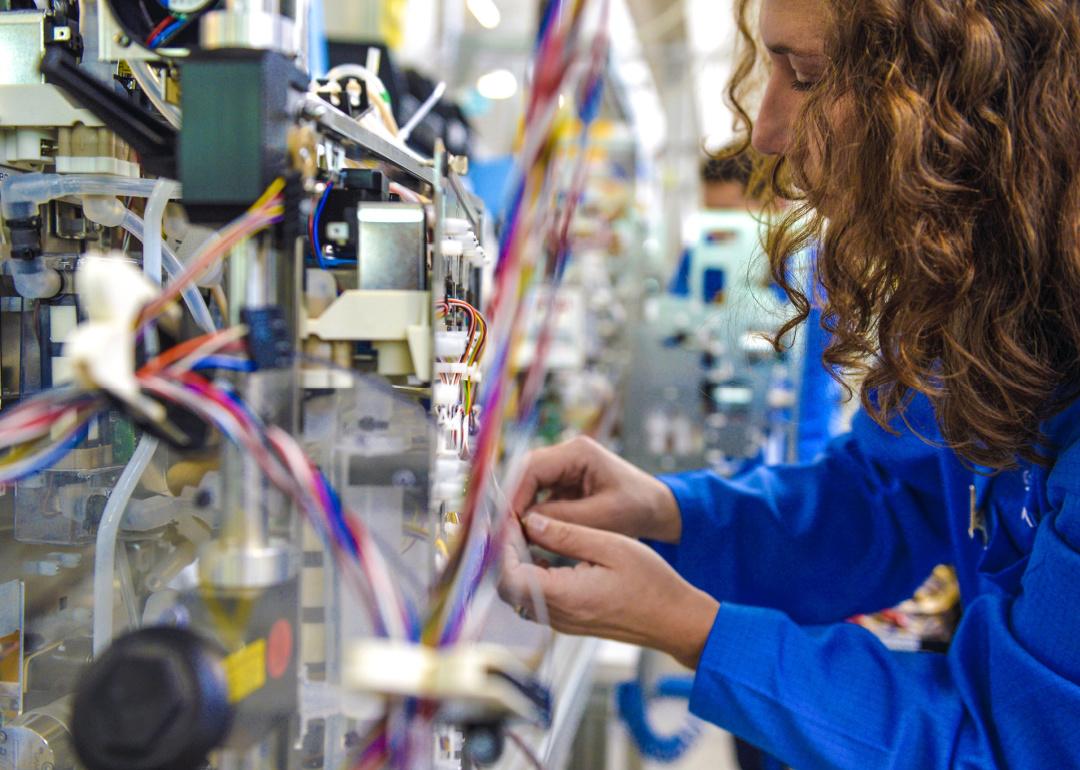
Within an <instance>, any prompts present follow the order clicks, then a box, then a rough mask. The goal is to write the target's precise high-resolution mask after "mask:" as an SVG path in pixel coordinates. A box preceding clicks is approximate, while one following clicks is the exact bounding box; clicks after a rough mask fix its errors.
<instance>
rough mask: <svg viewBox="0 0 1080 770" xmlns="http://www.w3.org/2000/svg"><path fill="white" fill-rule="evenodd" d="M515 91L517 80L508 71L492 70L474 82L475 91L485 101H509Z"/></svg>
mask: <svg viewBox="0 0 1080 770" xmlns="http://www.w3.org/2000/svg"><path fill="white" fill-rule="evenodd" d="M517 89H518V82H517V78H516V77H514V73H513V72H511V71H510V70H492V71H491V72H489V73H487V74H486V75H481V76H480V78H479V79H478V80H477V81H476V90H477V92H479V94H480V95H481V96H482V97H484V98H485V99H492V100H499V99H509V98H510V97H511V96H513V95H514V94H516V93H517Z"/></svg>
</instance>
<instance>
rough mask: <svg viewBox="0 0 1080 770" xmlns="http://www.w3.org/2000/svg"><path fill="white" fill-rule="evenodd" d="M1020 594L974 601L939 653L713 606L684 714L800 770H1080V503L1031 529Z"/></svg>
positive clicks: (845, 628) (1072, 501) (1067, 504)
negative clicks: (708, 632)
mask: <svg viewBox="0 0 1080 770" xmlns="http://www.w3.org/2000/svg"><path fill="white" fill-rule="evenodd" d="M1022 585H1023V588H1022V591H1021V592H1020V594H1019V595H1018V596H1016V597H1012V596H1008V595H1005V594H1000V593H999V594H987V595H984V596H982V597H980V598H979V599H977V600H976V601H974V602H973V603H972V604H971V605H970V606H969V607H968V608H967V610H966V612H965V615H964V618H963V620H962V622H961V624H960V627H959V628H958V630H957V635H956V637H955V639H954V641H953V644H952V646H951V648H950V650H949V653H948V654H947V655H940V654H931V653H900V652H891V651H889V650H887V649H886V648H885V647H884V646H882V644H881V643H880V642H879V641H878V640H877V639H876V638H875V637H874V636H873V635H872V634H870V633H869V632H867V631H865V630H863V629H861V628H858V627H856V626H853V625H850V624H837V625H832V626H827V627H806V626H800V625H798V624H796V623H795V622H794V621H792V620H791V619H789V618H787V617H785V616H784V615H782V614H781V613H779V612H776V611H773V610H767V609H753V608H747V607H741V606H737V605H733V604H728V605H722V606H721V609H720V611H719V613H718V615H717V618H716V622H715V625H714V627H713V631H712V634H711V636H710V638H709V641H708V643H707V644H706V647H705V651H704V653H703V655H702V658H701V662H700V665H699V668H698V672H697V676H696V678H695V683H694V690H693V694H692V697H691V710H692V711H694V712H695V713H696V714H698V715H699V716H701V717H703V718H704V719H707V720H709V721H711V722H714V723H716V724H719V725H721V726H723V727H725V728H727V729H729V730H731V731H733V732H735V733H736V734H739V735H741V736H743V737H745V738H747V739H748V740H750V741H753V742H754V743H756V744H759V745H761V746H762V748H764V749H766V750H767V751H770V752H771V753H773V754H774V755H776V756H777V757H778V758H780V759H781V760H783V761H785V762H787V763H789V764H791V765H793V766H795V767H798V768H800V770H817V769H818V768H830V769H839V770H848V769H850V770H865V768H879V769H881V770H888V769H892V768H897V769H898V768H919V770H939V769H942V770H943V769H944V768H962V769H963V770H976V768H977V769H978V770H988V769H993V768H1000V769H1001V770H1004V769H1005V768H1008V769H1009V770H1037V769H1038V768H1047V767H1060V768H1065V767H1078V766H1080V759H1078V758H1080V719H1078V718H1077V715H1080V645H1078V644H1077V639H1080V591H1078V590H1077V589H1078V587H1080V497H1078V496H1077V495H1076V494H1074V493H1070V494H1069V495H1068V496H1066V498H1065V500H1064V502H1063V504H1062V507H1061V508H1060V513H1059V514H1058V515H1057V516H1055V517H1052V518H1048V519H1044V520H1043V522H1042V523H1040V525H1039V530H1038V532H1037V535H1036V540H1035V546H1034V549H1033V551H1032V553H1031V556H1030V560H1029V562H1028V566H1027V568H1026V570H1025V573H1024V578H1023V584H1022Z"/></svg>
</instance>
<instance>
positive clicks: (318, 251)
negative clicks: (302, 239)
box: [311, 182, 341, 270]
mask: <svg viewBox="0 0 1080 770" xmlns="http://www.w3.org/2000/svg"><path fill="white" fill-rule="evenodd" d="M333 189H334V183H333V182H327V183H326V190H324V191H323V196H322V198H321V199H320V200H319V205H318V206H316V207H315V216H314V217H312V219H311V248H312V249H314V251H315V261H316V262H318V263H319V267H321V268H322V269H323V270H326V269H327V268H328V267H330V266H331V265H330V263H329V262H328V261H327V260H326V259H325V258H324V257H323V252H322V244H321V243H320V242H319V224H320V220H321V219H322V213H323V209H324V208H326V201H327V200H329V198H330V191H331V190H333ZM333 261H334V262H340V261H341V260H333Z"/></svg>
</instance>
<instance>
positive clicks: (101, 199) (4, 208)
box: [0, 174, 214, 332]
mask: <svg viewBox="0 0 1080 770" xmlns="http://www.w3.org/2000/svg"><path fill="white" fill-rule="evenodd" d="M162 182H165V184H164V185H161V186H159V184H160V183H162ZM155 191H157V193H158V196H157V200H158V201H159V202H157V203H155V201H154V192H155ZM118 196H119V197H124V198H129V197H130V198H148V199H150V200H148V201H147V206H148V210H147V213H148V214H154V212H152V211H150V210H149V206H150V204H151V203H154V204H155V207H156V206H160V207H161V215H157V214H155V216H156V217H158V223H157V227H156V229H155V232H156V233H157V234H158V240H159V241H160V238H161V236H160V233H161V222H160V217H161V216H163V215H164V212H165V206H166V204H167V203H168V201H169V200H171V199H173V198H178V197H179V196H180V185H179V183H178V182H172V181H171V180H158V179H136V178H132V177H123V176H108V175H104V174H96V175H94V174H86V175H83V174H23V175H21V176H9V177H7V178H6V179H4V180H3V181H2V182H0V213H2V214H3V217H4V219H6V220H8V221H11V220H19V219H29V218H30V217H33V216H35V215H36V214H37V210H38V207H39V206H41V205H42V204H44V203H48V202H49V201H51V200H55V199H56V198H64V197H75V198H83V199H84V204H85V208H86V214H87V216H88V217H89V218H91V219H92V220H94V221H95V222H99V223H100V224H103V225H105V226H106V227H123V228H124V229H125V230H127V231H128V232H129V233H131V234H132V235H133V236H135V237H136V238H138V239H139V240H140V241H143V242H144V250H145V246H146V244H145V233H144V227H143V220H142V219H140V218H139V217H138V216H137V215H136V214H134V213H132V212H130V211H128V210H127V209H126V208H124V207H123V206H122V205H121V204H120V201H118V200H116V198H117V197H118ZM110 198H111V199H112V200H111V201H110V200H108V199H110ZM151 250H153V251H154V252H155V254H152V255H151V256H150V259H151V262H153V260H154V259H156V258H157V256H156V251H157V250H156V249H155V248H154V247H153V245H152V244H151ZM160 254H161V256H160V259H161V260H162V263H163V264H164V267H165V272H166V273H168V274H169V275H170V276H171V277H175V276H177V275H179V274H180V272H182V271H183V269H184V266H183V264H182V263H181V262H180V260H179V259H178V258H177V256H176V254H174V253H173V252H172V250H171V249H169V248H168V246H166V245H164V244H162V247H161V250H160ZM144 259H145V257H144ZM151 267H152V265H151ZM160 274H161V272H160V269H158V270H157V272H155V273H149V272H148V275H151V279H152V280H155V282H156V283H159V282H160V281H158V280H156V279H154V278H153V276H155V275H160ZM183 297H184V302H185V304H187V306H188V309H189V310H190V311H191V315H192V316H193V317H194V318H195V320H196V322H197V323H198V324H199V326H201V327H202V328H203V329H204V330H205V331H208V332H209V331H213V330H214V322H213V318H212V317H211V315H210V309H209V308H208V307H207V306H206V301H205V300H204V299H203V297H202V295H201V294H200V293H199V291H198V289H196V288H194V287H191V288H189V289H187V290H186V291H185V292H184V294H183Z"/></svg>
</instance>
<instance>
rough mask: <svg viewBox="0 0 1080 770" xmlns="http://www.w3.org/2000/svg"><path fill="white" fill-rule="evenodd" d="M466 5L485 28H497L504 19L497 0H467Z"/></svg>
mask: <svg viewBox="0 0 1080 770" xmlns="http://www.w3.org/2000/svg"><path fill="white" fill-rule="evenodd" d="M465 6H466V7H467V8H468V9H469V12H470V13H471V14H472V15H473V16H474V17H475V18H476V20H477V22H479V23H480V26H481V27H483V28H484V29H495V28H496V27H497V26H499V22H500V21H502V14H501V13H499V6H497V5H495V0H466V2H465Z"/></svg>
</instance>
